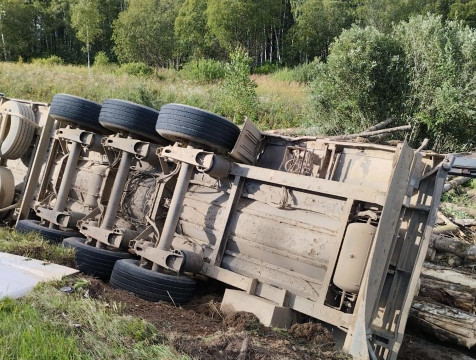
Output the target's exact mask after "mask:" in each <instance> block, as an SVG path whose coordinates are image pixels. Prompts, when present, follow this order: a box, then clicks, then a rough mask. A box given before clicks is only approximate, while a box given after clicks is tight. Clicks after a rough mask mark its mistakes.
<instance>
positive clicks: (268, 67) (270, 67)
mask: <svg viewBox="0 0 476 360" xmlns="http://www.w3.org/2000/svg"><path fill="white" fill-rule="evenodd" d="M278 70H279V65H278V64H276V63H271V62H269V61H266V62H265V63H264V64H263V65H261V66H258V67H256V68H255V69H254V70H253V73H254V74H258V75H268V74H272V73H274V72H276V71H278Z"/></svg>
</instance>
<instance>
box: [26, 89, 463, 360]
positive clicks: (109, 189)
mask: <svg viewBox="0 0 476 360" xmlns="http://www.w3.org/2000/svg"><path fill="white" fill-rule="evenodd" d="M60 100H61V101H63V102H62V103H61V104H62V107H58V101H60ZM83 100H84V101H87V100H85V99H83ZM66 103H67V105H65V104H66ZM75 106H76V108H74V107H75ZM85 106H86V108H87V106H91V107H92V108H94V109H96V110H95V111H90V112H89V113H88V119H87V121H85V120H84V109H85ZM65 108H67V109H69V110H68V111H69V112H68V114H64V113H61V111H62V110H64V109H65ZM52 109H53V110H52V113H51V118H53V119H54V120H55V126H54V127H53V130H52V131H50V132H49V133H48V134H44V136H45V137H48V139H49V140H44V142H43V143H45V144H49V145H48V150H47V151H46V150H44V151H43V153H38V152H37V154H36V156H35V159H34V161H33V165H31V166H32V168H33V169H36V170H35V171H34V172H33V175H36V176H37V178H36V179H35V178H34V177H32V176H30V178H29V183H28V185H27V186H26V187H25V191H24V192H25V194H26V195H27V196H24V197H23V199H24V200H23V202H22V207H21V209H20V213H19V221H18V223H17V227H19V228H20V230H22V231H25V227H28V226H29V227H30V228H29V230H32V231H39V232H41V233H42V234H44V235H45V236H46V237H48V236H49V235H51V234H53V235H54V236H53V237H52V238H53V239H57V240H59V239H63V238H64V243H65V245H67V246H72V247H74V248H76V258H77V262H78V266H79V268H80V269H81V270H83V271H85V272H87V273H90V274H93V275H96V276H98V277H101V278H102V279H104V280H106V281H107V280H110V282H111V284H112V285H113V286H116V287H118V288H122V289H124V290H127V291H129V292H133V293H135V294H136V295H138V296H140V297H142V298H145V299H147V300H151V301H160V300H163V301H172V302H174V303H175V304H183V303H186V302H187V301H189V300H190V299H191V298H192V297H193V296H194V292H195V287H196V281H197V280H196V278H197V276H196V275H198V274H200V275H204V276H206V277H209V278H213V279H217V280H219V281H221V282H223V283H226V284H228V285H230V286H231V287H233V288H235V289H238V290H227V293H225V300H224V301H225V302H227V306H229V307H230V308H234V309H235V310H246V311H251V312H255V313H256V314H257V315H258V316H259V317H260V318H261V319H262V320H263V321H265V322H266V321H269V324H271V325H280V326H290V325H291V323H292V322H293V321H298V320H299V317H298V316H296V314H304V315H306V316H308V317H311V318H313V319H317V320H320V321H322V322H324V323H327V324H329V326H332V327H333V328H334V329H335V334H336V336H337V337H340V338H341V339H342V342H341V343H342V348H343V350H344V351H345V352H347V353H350V354H352V355H354V357H355V358H362V359H366V358H369V357H370V358H371V359H395V358H396V357H397V354H398V351H399V347H400V345H401V343H402V339H403V335H404V330H405V325H406V322H407V317H408V314H409V310H410V306H411V303H412V299H413V296H414V294H415V291H416V289H417V286H418V278H419V275H420V272H421V268H422V264H423V261H424V258H425V255H426V251H427V248H428V244H429V240H430V236H431V232H432V228H433V226H434V222H435V217H436V211H437V208H438V205H439V201H440V197H441V193H442V190H443V186H444V182H445V179H446V176H447V174H448V172H449V171H450V170H451V169H452V168H454V166H455V162H458V161H459V159H458V158H456V157H453V156H448V157H443V156H439V155H436V154H430V153H423V152H422V151H420V149H418V150H413V149H411V148H410V147H409V146H408V145H407V144H406V143H403V144H400V145H399V146H397V147H391V146H383V145H376V144H362V143H352V142H336V141H330V140H326V139H318V138H290V137H284V136H277V135H269V134H263V133H261V132H260V131H259V130H258V129H257V128H256V127H255V126H254V125H253V123H252V122H250V121H248V120H247V121H246V122H245V124H244V126H243V128H242V129H239V128H238V127H237V126H236V125H234V124H233V123H231V122H230V121H228V120H227V119H225V118H223V117H220V116H218V115H216V114H212V113H209V112H207V111H204V110H200V109H197V108H193V107H189V106H185V105H178V104H168V105H165V106H163V107H162V109H161V110H160V112H159V111H156V110H154V109H150V108H146V107H143V106H140V105H137V104H132V103H129V102H124V101H121V100H106V102H105V103H104V104H103V105H102V107H101V108H98V107H96V105H91V104H89V105H88V103H85V102H82V101H79V100H77V99H73V98H72V99H70V100H68V98H67V96H60V97H59V98H57V99H56V100H54V101H53V106H52ZM78 116H80V117H81V116H82V117H81V119H83V120H82V121H78ZM75 144H79V145H75ZM43 147H46V145H44V146H43ZM458 163H461V161H459V162H458ZM39 169H42V170H41V171H40V170H39ZM463 170H464V169H463ZM464 171H466V170H464ZM40 174H41V179H40ZM32 221H34V222H32ZM33 225H34V226H33ZM33 227H34V228H35V229H32V228H33ZM69 235H71V236H69ZM50 238H51V237H50ZM243 304H247V305H246V309H242V307H243V306H244V305H243ZM250 304H252V305H250ZM263 313H266V314H268V315H266V316H268V320H266V319H265V317H266V316H264V315H263Z"/></svg>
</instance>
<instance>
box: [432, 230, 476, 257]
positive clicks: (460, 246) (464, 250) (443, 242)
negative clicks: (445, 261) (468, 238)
mask: <svg viewBox="0 0 476 360" xmlns="http://www.w3.org/2000/svg"><path fill="white" fill-rule="evenodd" d="M431 243H432V244H431V247H432V248H433V249H435V250H437V251H441V252H447V253H451V254H454V255H456V256H459V257H460V258H462V259H463V260H464V261H465V262H472V261H475V260H476V245H471V244H468V243H465V242H462V241H461V240H459V239H457V238H453V237H448V236H443V235H433V236H432V237H431Z"/></svg>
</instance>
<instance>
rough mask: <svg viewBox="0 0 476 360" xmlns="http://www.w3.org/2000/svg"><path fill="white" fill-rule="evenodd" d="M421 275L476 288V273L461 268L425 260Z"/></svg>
mask: <svg viewBox="0 0 476 360" xmlns="http://www.w3.org/2000/svg"><path fill="white" fill-rule="evenodd" d="M421 276H422V277H428V278H432V279H436V280H441V281H444V282H446V283H451V284H459V285H463V286H467V287H469V288H471V289H476V274H470V273H467V272H465V271H462V270H460V269H452V268H449V267H445V266H441V265H435V264H431V263H428V262H425V264H424V266H423V268H422V271H421Z"/></svg>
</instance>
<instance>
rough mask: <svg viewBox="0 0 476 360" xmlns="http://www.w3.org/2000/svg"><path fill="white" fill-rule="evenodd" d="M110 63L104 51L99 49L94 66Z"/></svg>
mask: <svg viewBox="0 0 476 360" xmlns="http://www.w3.org/2000/svg"><path fill="white" fill-rule="evenodd" d="M110 63H111V62H110V61H109V58H108V57H107V55H106V53H105V52H104V51H99V52H98V53H97V54H96V56H95V57H94V66H108V65H109V64H110Z"/></svg>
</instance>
